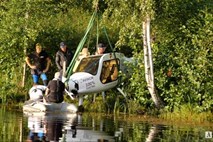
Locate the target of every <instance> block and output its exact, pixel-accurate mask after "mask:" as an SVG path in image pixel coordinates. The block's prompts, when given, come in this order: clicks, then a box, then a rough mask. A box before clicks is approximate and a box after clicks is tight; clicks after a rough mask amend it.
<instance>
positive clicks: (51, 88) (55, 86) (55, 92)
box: [44, 72, 65, 103]
mask: <svg viewBox="0 0 213 142" xmlns="http://www.w3.org/2000/svg"><path fill="white" fill-rule="evenodd" d="M64 91H65V84H64V83H63V82H62V81H61V80H60V72H56V73H55V77H54V79H53V80H51V81H49V83H48V85H47V89H46V92H45V97H44V98H45V100H44V102H52V103H61V102H63V101H64Z"/></svg>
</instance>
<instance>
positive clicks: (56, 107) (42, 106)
mask: <svg viewBox="0 0 213 142" xmlns="http://www.w3.org/2000/svg"><path fill="white" fill-rule="evenodd" d="M23 111H24V112H71V113H76V112H77V111H78V109H77V107H76V106H75V105H74V104H69V103H66V102H62V103H43V102H39V101H36V102H32V103H29V104H25V105H24V106H23Z"/></svg>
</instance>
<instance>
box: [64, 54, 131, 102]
mask: <svg viewBox="0 0 213 142" xmlns="http://www.w3.org/2000/svg"><path fill="white" fill-rule="evenodd" d="M127 62H132V59H130V58H127V57H125V56H124V55H123V54H122V53H107V54H103V55H91V56H88V57H84V58H82V59H81V60H79V61H77V62H76V63H75V67H74V68H75V71H74V73H73V74H72V75H71V76H70V77H69V78H68V80H67V84H68V87H67V93H68V94H69V95H70V96H71V97H72V98H74V97H73V96H75V95H77V94H78V95H79V97H80V100H79V105H82V101H83V100H82V99H83V95H85V94H89V93H98V92H102V91H106V90H108V89H111V88H114V87H116V86H117V85H118V84H119V83H120V78H119V71H121V72H122V73H127V72H128V70H127V68H126V66H125V63H127Z"/></svg>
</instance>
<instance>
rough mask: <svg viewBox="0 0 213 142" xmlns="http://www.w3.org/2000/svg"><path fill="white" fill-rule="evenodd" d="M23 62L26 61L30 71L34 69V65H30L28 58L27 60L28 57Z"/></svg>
mask: <svg viewBox="0 0 213 142" xmlns="http://www.w3.org/2000/svg"><path fill="white" fill-rule="evenodd" d="M25 61H26V63H27V65H28V66H29V67H30V68H31V69H36V66H35V65H32V64H31V63H30V58H29V57H26V58H25Z"/></svg>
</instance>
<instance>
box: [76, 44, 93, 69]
mask: <svg viewBox="0 0 213 142" xmlns="http://www.w3.org/2000/svg"><path fill="white" fill-rule="evenodd" d="M89 55H90V52H89V51H88V48H87V47H84V48H83V49H82V51H81V52H80V53H79V55H78V57H77V60H76V63H75V65H74V68H73V72H76V70H77V67H78V66H79V63H80V61H81V59H82V58H84V57H87V56H89Z"/></svg>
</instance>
